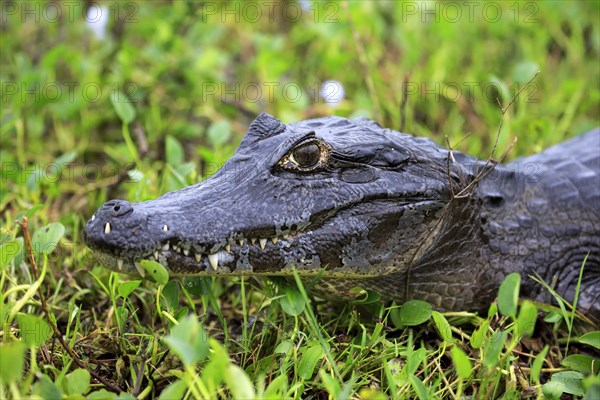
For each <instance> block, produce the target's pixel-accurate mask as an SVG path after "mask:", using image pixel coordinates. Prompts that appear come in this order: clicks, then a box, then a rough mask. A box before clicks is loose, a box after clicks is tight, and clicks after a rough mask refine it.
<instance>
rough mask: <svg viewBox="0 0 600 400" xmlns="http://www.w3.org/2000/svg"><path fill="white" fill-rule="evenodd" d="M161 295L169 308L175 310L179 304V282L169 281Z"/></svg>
mask: <svg viewBox="0 0 600 400" xmlns="http://www.w3.org/2000/svg"><path fill="white" fill-rule="evenodd" d="M162 295H163V297H164V299H165V301H166V302H167V305H168V306H169V308H170V309H172V310H175V309H177V307H178V306H179V283H178V282H177V281H170V282H169V283H167V284H166V285H165V287H164V288H163V290H162Z"/></svg>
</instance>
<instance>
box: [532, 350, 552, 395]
mask: <svg viewBox="0 0 600 400" xmlns="http://www.w3.org/2000/svg"><path fill="white" fill-rule="evenodd" d="M549 349H550V346H548V345H545V346H544V348H543V349H542V351H540V352H539V353H538V354H537V355H536V356H535V359H534V360H533V364H532V365H531V382H532V383H534V384H536V385H539V383H540V372H541V371H542V366H543V365H544V360H545V359H546V354H548V350H549Z"/></svg>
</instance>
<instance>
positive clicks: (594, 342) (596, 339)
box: [579, 331, 600, 349]
mask: <svg viewBox="0 0 600 400" xmlns="http://www.w3.org/2000/svg"><path fill="white" fill-rule="evenodd" d="M579 343H584V344H587V345H590V346H592V347H595V348H597V349H600V331H593V332H588V333H586V334H585V335H582V336H581V337H580V338H579Z"/></svg>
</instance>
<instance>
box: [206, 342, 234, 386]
mask: <svg viewBox="0 0 600 400" xmlns="http://www.w3.org/2000/svg"><path fill="white" fill-rule="evenodd" d="M209 345H210V349H211V350H212V352H211V355H210V360H209V361H208V363H207V364H206V366H205V367H204V369H203V371H202V381H203V382H204V383H205V384H206V386H207V387H208V388H209V390H210V388H212V389H213V390H216V389H217V388H218V387H219V386H221V384H222V383H223V379H224V377H225V373H226V371H227V367H228V366H229V364H230V361H229V355H228V353H227V351H226V350H225V348H224V347H223V346H222V345H221V343H219V342H218V341H216V340H214V339H209Z"/></svg>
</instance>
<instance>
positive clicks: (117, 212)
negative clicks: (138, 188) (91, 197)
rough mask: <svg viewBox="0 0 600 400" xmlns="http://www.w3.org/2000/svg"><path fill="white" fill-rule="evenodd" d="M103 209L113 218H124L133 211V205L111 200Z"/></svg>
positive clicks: (123, 201)
mask: <svg viewBox="0 0 600 400" xmlns="http://www.w3.org/2000/svg"><path fill="white" fill-rule="evenodd" d="M103 208H104V209H105V212H106V213H107V214H108V215H110V216H111V217H123V216H125V215H127V214H130V213H131V212H132V211H133V207H132V206H131V203H129V202H128V201H125V200H111V201H109V202H107V203H105V204H104V207H103Z"/></svg>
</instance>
